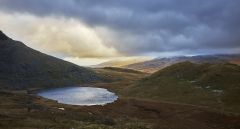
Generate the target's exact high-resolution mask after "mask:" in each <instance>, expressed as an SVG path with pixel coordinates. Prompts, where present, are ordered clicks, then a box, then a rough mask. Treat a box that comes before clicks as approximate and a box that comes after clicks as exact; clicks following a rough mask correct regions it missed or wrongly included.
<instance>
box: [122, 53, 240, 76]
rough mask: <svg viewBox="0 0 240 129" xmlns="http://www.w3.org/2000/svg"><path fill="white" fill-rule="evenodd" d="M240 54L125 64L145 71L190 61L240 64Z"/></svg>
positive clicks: (158, 59) (159, 59) (182, 57)
mask: <svg viewBox="0 0 240 129" xmlns="http://www.w3.org/2000/svg"><path fill="white" fill-rule="evenodd" d="M239 60H240V55H237V54H236V55H201V56H180V57H169V58H156V59H153V60H150V61H145V62H140V63H135V64H130V65H126V66H124V68H129V69H135V70H139V71H143V72H149V73H153V72H156V71H158V70H160V69H163V68H165V67H167V66H170V65H173V64H176V63H180V62H184V61H190V62H192V63H198V64H201V63H211V64H218V63H227V62H229V63H233V64H239Z"/></svg>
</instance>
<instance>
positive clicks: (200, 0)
mask: <svg viewBox="0 0 240 129" xmlns="http://www.w3.org/2000/svg"><path fill="white" fill-rule="evenodd" d="M239 5H240V1H239V0H0V9H1V10H4V11H5V12H11V13H14V12H25V13H30V14H33V15H36V16H40V17H41V16H64V17H66V18H76V19H81V20H83V21H84V22H85V23H87V24H88V25H89V26H92V27H98V26H103V27H106V28H109V29H111V30H113V32H112V33H113V34H112V35H113V37H109V40H107V41H106V43H105V44H106V45H109V46H111V47H114V48H115V49H117V50H118V51H120V52H122V53H127V54H131V55H138V54H145V53H155V52H156V53H158V52H160V53H161V52H178V51H181V52H185V53H191V54H194V53H196V52H204V51H206V52H211V51H213V52H219V53H221V52H223V51H224V52H237V51H238V50H240V8H239Z"/></svg>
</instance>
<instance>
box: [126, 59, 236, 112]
mask: <svg viewBox="0 0 240 129" xmlns="http://www.w3.org/2000/svg"><path fill="white" fill-rule="evenodd" d="M123 94H125V95H129V96H133V97H141V98H145V99H146V98H147V99H154V100H159V101H169V102H177V103H187V104H195V105H202V106H210V107H214V108H220V109H224V110H225V109H227V110H231V111H236V112H240V110H239V109H240V99H239V98H240V96H239V95H240V66H237V65H234V64H193V63H191V62H183V63H178V64H175V65H172V66H169V67H167V68H165V69H162V70H160V71H158V72H156V73H154V74H152V75H151V76H149V77H146V78H144V79H142V80H140V81H139V82H137V83H136V84H134V85H133V86H131V87H128V88H126V89H125V90H124V91H123Z"/></svg>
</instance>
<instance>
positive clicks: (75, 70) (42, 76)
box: [0, 31, 102, 89]
mask: <svg viewBox="0 0 240 129" xmlns="http://www.w3.org/2000/svg"><path fill="white" fill-rule="evenodd" d="M99 81H102V79H101V77H99V75H98V74H96V73H95V72H94V71H93V70H92V69H89V68H84V67H80V66H77V65H75V64H72V63H69V62H66V61H63V60H61V59H58V58H55V57H52V56H49V55H46V54H43V53H41V52H39V51H36V50H33V49H31V48H29V47H27V46H26V45H24V44H23V43H22V42H19V41H15V40H12V39H10V38H8V37H7V36H6V35H5V34H4V33H3V32H1V31H0V85H1V88H9V89H24V88H31V87H56V86H67V85H74V84H75V85H76V84H79V83H91V82H99Z"/></svg>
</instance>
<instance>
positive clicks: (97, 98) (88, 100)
mask: <svg viewBox="0 0 240 129" xmlns="http://www.w3.org/2000/svg"><path fill="white" fill-rule="evenodd" d="M38 95H40V96H42V97H44V98H48V99H52V100H56V101H58V102H59V103H63V104H71V105H87V106H91V105H105V104H107V103H112V102H114V101H116V100H117V98H118V97H117V96H116V95H115V93H112V92H110V91H108V90H107V89H104V88H93V87H67V88H57V89H51V90H45V91H42V92H40V93H38Z"/></svg>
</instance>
